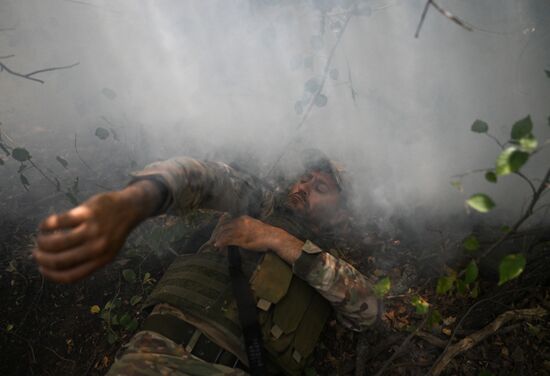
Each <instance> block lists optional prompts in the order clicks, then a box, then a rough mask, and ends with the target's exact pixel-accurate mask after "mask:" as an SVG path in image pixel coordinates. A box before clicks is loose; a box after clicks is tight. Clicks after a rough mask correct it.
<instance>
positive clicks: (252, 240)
mask: <svg viewBox="0 0 550 376" xmlns="http://www.w3.org/2000/svg"><path fill="white" fill-rule="evenodd" d="M282 233H285V234H286V232H285V231H284V230H282V229H280V228H278V227H274V226H271V225H268V224H266V223H264V222H262V221H259V220H257V219H254V218H252V217H249V216H247V215H243V216H240V217H237V218H234V219H232V218H231V217H230V216H229V215H227V214H226V215H223V216H222V217H221V218H220V221H219V222H218V226H217V227H216V229H215V230H214V233H213V234H212V238H213V240H214V246H215V247H225V246H228V245H235V246H238V247H241V248H243V249H246V250H249V251H256V252H266V251H267V250H268V249H271V250H273V249H274V248H276V247H277V244H278V242H277V241H278V239H279V238H280V237H281V236H284V235H283V234H282Z"/></svg>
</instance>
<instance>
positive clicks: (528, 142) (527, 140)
mask: <svg viewBox="0 0 550 376" xmlns="http://www.w3.org/2000/svg"><path fill="white" fill-rule="evenodd" d="M519 145H520V146H521V150H522V151H524V152H526V153H532V152H533V151H535V150H536V149H537V146H538V145H539V143H538V141H537V139H536V138H535V136H533V135H532V134H528V135H527V136H525V137H522V138H521V139H520V140H519Z"/></svg>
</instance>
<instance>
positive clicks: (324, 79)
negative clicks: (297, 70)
mask: <svg viewBox="0 0 550 376" xmlns="http://www.w3.org/2000/svg"><path fill="white" fill-rule="evenodd" d="M352 16H353V11H349V12H348V13H347V14H346V19H345V21H344V24H343V25H342V29H341V30H340V33H339V34H338V38H337V39H336V42H335V43H334V45H333V46H332V49H331V51H330V54H329V56H328V58H327V62H326V63H325V68H324V70H323V77H322V79H321V83H320V84H319V87H318V88H317V91H316V92H315V93H314V94H313V96H312V99H311V101H310V102H309V105H308V107H307V109H306V111H305V112H304V114H303V116H302V119H301V120H300V122H299V123H298V125H297V126H296V129H297V130H299V129H300V128H301V127H302V126H303V125H304V124H305V122H306V120H307V118H308V117H309V114H310V113H311V110H312V108H313V105H314V104H315V98H317V96H318V95H319V94H320V93H321V92H322V91H323V88H324V86H325V82H326V80H327V77H328V74H329V71H330V66H331V64H332V59H333V58H334V53H335V52H336V48H337V47H338V45H339V44H340V41H341V40H342V36H343V35H344V32H345V31H346V28H347V27H348V24H349V21H350V20H351V17H352ZM292 143H293V142H289V143H288V144H287V145H286V146H285V147H284V148H283V151H282V152H281V154H280V155H279V156H278V157H277V159H276V160H275V162H274V163H273V164H272V165H271V168H270V169H269V170H268V172H267V174H266V176H270V175H271V173H272V172H273V170H274V169H275V167H276V166H277V165H278V164H279V162H280V161H281V159H282V158H283V156H284V155H285V152H286V150H287V149H288V147H289V146H290V145H291V144H292Z"/></svg>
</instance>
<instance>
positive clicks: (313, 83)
mask: <svg viewBox="0 0 550 376" xmlns="http://www.w3.org/2000/svg"><path fill="white" fill-rule="evenodd" d="M320 87H321V84H320V83H319V80H318V79H317V78H315V77H313V78H310V79H309V80H307V81H306V83H305V84H304V89H305V91H309V92H310V93H316V92H317V90H319V88H320Z"/></svg>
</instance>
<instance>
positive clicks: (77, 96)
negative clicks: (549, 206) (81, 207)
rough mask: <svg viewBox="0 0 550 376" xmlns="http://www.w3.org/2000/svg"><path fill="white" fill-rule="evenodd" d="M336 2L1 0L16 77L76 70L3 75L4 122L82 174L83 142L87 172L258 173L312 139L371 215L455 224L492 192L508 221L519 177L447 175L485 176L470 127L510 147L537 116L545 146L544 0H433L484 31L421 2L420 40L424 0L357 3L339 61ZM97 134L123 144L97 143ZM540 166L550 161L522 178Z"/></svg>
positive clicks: (482, 154) (4, 46) (488, 157)
mask: <svg viewBox="0 0 550 376" xmlns="http://www.w3.org/2000/svg"><path fill="white" fill-rule="evenodd" d="M333 3H334V4H338V3H342V4H344V3H346V2H345V1H343V2H338V1H334V2H332V1H313V2H310V1H300V2H294V1H260V0H250V1H244V0H235V1H222V0H218V1H180V0H162V1H140V2H136V1H131V0H118V1H106V0H83V1H77V0H74V1H72V0H65V1H61V0H56V1H54V0H49V1H43V0H26V1H20V0H3V1H2V2H1V3H0V29H3V28H8V29H9V30H4V31H0V56H4V55H8V54H14V55H15V56H14V57H13V58H9V59H3V60H2V62H3V63H5V64H6V65H8V66H10V68H12V69H13V70H17V71H19V72H30V71H33V70H36V69H40V68H43V67H50V66H60V65H67V64H72V63H75V62H79V65H78V66H76V67H74V68H72V69H68V70H59V71H54V72H48V73H43V74H41V75H40V78H41V79H43V80H44V81H45V83H44V84H43V85H40V84H37V83H34V82H31V81H28V80H24V79H21V78H17V77H14V76H12V75H9V74H7V73H6V72H2V73H0V93H1V94H2V101H0V121H1V122H2V123H3V125H2V127H3V129H4V130H5V132H8V133H9V134H10V135H12V137H13V138H15V139H16V140H17V142H18V143H20V144H21V145H25V146H26V147H29V148H31V149H34V150H37V153H39V156H41V157H43V158H46V157H47V158H50V159H52V158H55V156H56V155H64V156H65V158H67V159H68V160H69V162H71V163H73V164H74V165H76V164H79V163H80V162H78V159H77V156H76V155H75V151H74V149H73V143H74V135H75V133H76V134H77V135H78V137H79V138H78V142H79V144H80V145H79V148H80V152H81V154H82V156H83V157H84V158H86V159H88V162H89V163H90V164H91V165H92V167H93V166H94V165H97V166H103V165H105V164H109V163H112V161H113V160H120V161H122V160H124V161H123V162H124V163H129V162H130V160H132V161H134V162H135V163H136V164H137V165H138V166H143V165H144V164H146V163H147V162H150V161H153V160H155V159H163V158H169V157H171V156H175V155H191V156H194V157H197V158H221V159H226V160H227V161H228V162H232V161H234V160H239V161H243V160H248V163H249V164H248V167H250V169H253V170H256V171H259V172H260V173H266V171H268V170H269V169H270V168H271V166H272V165H273V163H274V161H276V160H277V159H278V158H279V156H280V155H281V154H284V155H285V156H286V155H288V154H289V153H292V152H295V151H299V150H301V149H304V148H311V147H316V148H320V149H322V150H324V151H325V152H326V153H327V154H329V155H331V156H333V157H334V158H335V159H338V160H340V161H341V162H343V163H344V164H345V165H346V166H347V168H348V170H349V171H350V172H351V173H352V174H353V175H354V183H355V186H356V188H355V191H356V193H357V197H358V198H357V202H358V205H360V207H361V208H362V212H364V213H367V214H366V215H367V216H379V217H384V218H390V217H395V216H408V217H413V218H414V220H415V222H416V223H417V224H419V226H420V224H422V223H424V221H425V220H432V221H433V220H434V218H443V217H447V218H450V215H451V214H453V213H461V214H464V213H465V211H464V208H463V202H464V199H465V198H466V197H467V196H468V195H469V194H472V193H476V192H487V193H489V194H491V195H492V196H493V197H494V199H495V201H496V202H497V210H496V212H495V216H497V217H500V218H503V219H504V220H507V221H510V220H511V218H514V217H511V216H512V215H517V213H518V211H519V210H520V208H521V205H522V204H523V200H524V199H525V198H526V197H528V195H529V192H530V191H529V187H528V186H527V185H522V184H523V183H522V182H521V181H520V180H519V179H518V178H517V177H515V176H508V177H505V178H503V179H502V182H499V184H498V185H492V184H491V183H488V182H486V181H485V180H484V179H483V174H473V175H469V176H467V177H465V178H463V179H462V183H463V187H464V193H463V194H461V193H460V192H458V191H457V190H456V189H455V188H453V187H452V186H451V184H450V181H451V180H452V178H451V177H452V176H453V175H456V174H461V173H463V172H465V171H469V170H472V169H478V168H485V167H492V166H493V165H494V160H495V158H496V156H497V155H498V153H499V149H498V146H497V145H496V144H495V143H494V142H493V141H492V140H491V139H489V138H488V137H485V136H483V135H479V134H474V133H472V132H470V130H469V126H470V125H471V124H472V122H473V121H474V120H475V119H478V118H479V119H483V120H485V121H487V122H488V123H489V126H490V133H491V134H493V135H494V136H496V137H498V138H500V139H502V140H503V141H505V140H506V139H507V138H508V135H509V130H510V127H511V125H512V124H513V123H514V122H515V121H516V120H519V119H521V118H523V117H525V116H526V115H531V117H532V119H533V120H534V123H535V128H534V134H535V136H537V137H538V138H539V139H540V140H544V139H546V138H548V137H549V136H550V128H549V127H548V125H547V124H548V120H547V118H548V115H550V108H549V106H548V98H549V94H550V80H549V79H548V78H547V77H546V76H545V73H544V70H545V69H549V68H550V49H549V48H548V47H549V46H550V34H549V29H550V22H549V19H550V8H549V7H548V5H547V4H546V2H545V1H544V0H529V1H523V2H517V1H513V0H505V1H503V0H486V1H482V2H480V1H474V0H468V1H461V2H452V1H441V6H443V7H444V8H445V9H448V10H450V11H451V12H452V13H454V14H456V15H457V16H459V17H460V18H461V19H464V20H466V21H467V22H469V23H470V24H472V25H474V26H476V27H477V29H476V30H474V31H473V32H468V31H465V30H464V29H462V28H460V27H459V26H457V25H456V24H454V23H453V22H452V21H450V20H449V19H447V18H445V17H444V16H442V15H441V14H439V13H437V12H435V11H434V9H431V10H430V11H429V12H428V15H427V17H426V20H425V22H424V25H423V28H422V30H421V32H420V38H418V39H415V38H414V33H415V30H416V27H417V25H418V22H419V19H420V14H421V12H422V8H423V5H424V1H420V0H418V1H397V0H386V1H361V2H360V3H361V9H362V12H361V14H360V15H356V16H353V17H352V18H351V19H350V21H349V24H347V27H346V29H345V31H344V32H343V33H344V34H343V35H342V38H341V40H340V42H339V43H338V45H337V47H336V48H335V49H334V53H333V54H332V50H333V48H334V46H335V44H336V43H337V41H338V36H339V33H340V32H341V30H342V28H343V27H344V21H345V17H343V16H339V18H338V17H332V18H330V17H329V18H327V17H323V13H322V10H323V9H329V8H330V5H331V4H333ZM323 7H325V8H323ZM326 7H328V8H326ZM337 10H338V8H333V9H332V10H329V12H328V13H329V14H332V13H338V12H337ZM331 12H332V13H331ZM343 12H345V9H342V11H341V12H340V13H343ZM328 59H332V60H331V64H330V69H334V70H333V71H331V73H330V75H327V77H326V82H325V85H324V89H323V91H322V92H323V94H324V95H326V98H327V103H326V105H323V106H317V105H314V106H313V107H312V109H311V112H310V113H309V115H308V116H307V119H306V120H305V122H303V124H302V125H301V126H299V124H301V121H302V118H303V116H304V115H303V114H304V113H305V112H306V111H307V104H306V101H307V100H308V99H309V98H310V96H311V94H309V96H308V89H307V84H306V83H307V82H308V81H309V80H310V79H312V78H314V79H317V80H321V79H322V77H323V75H324V68H325V65H326V63H327V61H328ZM299 101H300V104H298V103H297V102H299ZM321 104H322V103H321ZM300 107H302V108H301V110H302V113H301V114H298V113H297V112H300ZM97 127H105V128H107V129H113V130H114V131H115V132H116V133H117V134H118V136H119V137H118V138H119V139H120V141H115V140H113V139H112V138H110V139H108V140H106V141H100V140H99V139H98V138H97V137H95V136H94V135H93V134H94V131H95V129H96V128H97ZM285 158H286V157H284V158H283V161H282V162H281V163H283V164H284V160H285ZM120 163H122V162H120ZM4 167H6V166H4ZM4 167H0V168H4ZM546 168H548V153H547V152H546V153H545V152H544V151H543V152H541V153H539V154H538V155H537V156H535V157H534V158H533V160H532V161H530V162H529V164H528V165H527V166H526V174H527V175H528V176H531V177H541V176H542V174H543V172H544V171H545V169H546ZM14 173H15V171H14V169H13V168H12V169H11V170H10V169H9V168H8V167H6V168H5V169H4V171H2V172H1V174H2V175H3V176H6V175H4V174H14ZM105 173H107V172H103V174H105ZM100 175H101V172H100ZM96 177H97V176H96ZM33 178H34V179H40V176H39V175H36V176H34V175H33ZM100 178H101V176H100ZM120 180H121V181H122V180H123V177H122V176H120ZM5 181H7V180H5V179H2V180H1V181H0V186H2V185H3V184H4V183H3V182H5ZM8 188H9V187H3V189H8ZM34 194H35V195H37V193H36V192H35V193H34ZM453 218H456V216H455V217H453ZM464 218H467V217H466V216H465V214H464Z"/></svg>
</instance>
